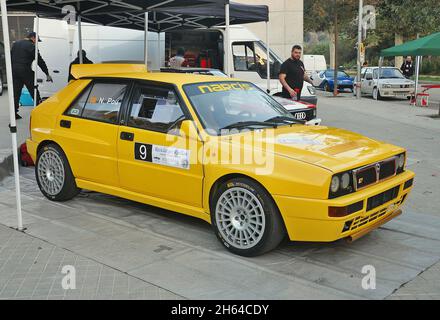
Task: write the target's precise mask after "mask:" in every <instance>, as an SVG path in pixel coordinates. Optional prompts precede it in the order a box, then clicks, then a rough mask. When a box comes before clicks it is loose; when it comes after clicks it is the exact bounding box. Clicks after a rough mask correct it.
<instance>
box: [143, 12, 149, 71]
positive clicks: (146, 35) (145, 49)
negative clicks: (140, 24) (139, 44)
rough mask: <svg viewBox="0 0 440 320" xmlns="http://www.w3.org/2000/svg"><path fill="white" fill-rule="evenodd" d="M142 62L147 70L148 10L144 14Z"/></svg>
mask: <svg viewBox="0 0 440 320" xmlns="http://www.w3.org/2000/svg"><path fill="white" fill-rule="evenodd" d="M144 26H145V27H144V63H145V68H146V69H147V70H148V12H145V14H144Z"/></svg>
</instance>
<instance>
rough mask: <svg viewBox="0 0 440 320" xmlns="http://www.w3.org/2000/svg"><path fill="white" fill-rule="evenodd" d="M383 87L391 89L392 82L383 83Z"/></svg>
mask: <svg viewBox="0 0 440 320" xmlns="http://www.w3.org/2000/svg"><path fill="white" fill-rule="evenodd" d="M382 88H384V89H390V88H391V85H390V84H383V85H382Z"/></svg>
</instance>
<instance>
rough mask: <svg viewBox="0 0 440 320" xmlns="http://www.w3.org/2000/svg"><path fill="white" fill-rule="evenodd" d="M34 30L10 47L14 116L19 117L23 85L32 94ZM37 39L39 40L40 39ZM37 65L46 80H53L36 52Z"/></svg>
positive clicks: (39, 99) (38, 101)
mask: <svg viewBox="0 0 440 320" xmlns="http://www.w3.org/2000/svg"><path fill="white" fill-rule="evenodd" d="M36 41H37V40H36V34H35V32H31V33H29V34H28V36H27V38H26V39H24V40H19V41H16V42H15V43H14V44H13V45H12V49H11V62H12V81H13V87H14V106H15V118H16V119H21V116H20V115H19V114H18V110H19V107H20V96H21V90H22V89H23V86H26V88H27V89H28V91H29V93H30V94H31V95H32V96H33V95H34V88H35V87H34V75H35V74H34V71H33V70H32V62H33V61H34V60H35V42H36ZM38 41H40V42H41V40H40V39H38ZM38 66H39V67H40V69H41V70H43V72H44V73H45V74H46V80H47V81H53V80H52V77H51V76H50V75H49V70H48V69H47V65H46V62H44V60H43V58H42V57H41V55H40V53H39V52H38ZM36 102H37V103H36V104H37V105H38V104H39V103H40V102H41V97H40V93H39V91H38V89H37V101H36Z"/></svg>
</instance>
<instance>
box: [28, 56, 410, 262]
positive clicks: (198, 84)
mask: <svg viewBox="0 0 440 320" xmlns="http://www.w3.org/2000/svg"><path fill="white" fill-rule="evenodd" d="M72 72H73V74H74V75H75V78H76V79H77V80H74V81H71V82H70V83H69V85H68V86H67V87H66V88H64V89H63V90H61V91H60V92H59V93H58V94H56V95H55V96H53V97H51V98H50V99H48V100H46V101H45V102H44V103H42V104H40V105H39V106H38V107H37V108H36V109H34V110H33V112H32V116H31V137H30V138H29V139H28V140H27V147H28V150H29V153H30V154H31V156H32V158H33V160H34V161H35V163H36V169H35V172H36V178H37V181H38V185H39V187H40V189H41V192H42V193H43V194H44V195H45V196H46V197H47V198H48V199H50V200H53V201H66V200H69V199H71V198H73V197H75V195H77V194H78V192H79V190H80V189H88V190H94V191H98V192H102V193H106V194H111V195H114V196H119V197H122V198H127V199H131V200H134V201H138V202H142V203H146V204H150V205H153V206H157V207H161V208H165V209H168V210H172V211H176V212H179V213H183V214H186V215H190V216H194V217H197V218H200V219H203V220H205V221H207V222H209V223H211V224H212V226H213V228H214V230H215V233H216V235H217V236H218V238H219V240H220V241H221V243H222V244H223V245H224V246H225V247H226V248H228V249H229V250H230V251H231V252H233V253H236V254H239V255H243V256H256V255H259V254H262V253H265V252H267V251H269V250H272V249H274V248H275V247H277V246H278V244H279V243H280V242H281V241H282V240H283V238H285V236H286V235H287V236H288V237H289V239H290V240H292V241H319V242H331V241H335V240H337V239H341V238H347V239H349V240H355V239H357V238H359V237H361V236H363V235H364V234H366V233H368V232H369V231H371V230H373V229H375V228H377V227H378V226H380V225H382V224H383V223H385V222H387V221H389V220H391V219H393V218H394V217H396V216H398V215H399V214H401V210H400V208H401V206H402V204H403V203H404V201H405V200H406V198H407V196H408V193H409V192H410V190H411V189H412V186H413V180H414V174H413V173H412V172H410V171H408V170H405V163H406V152H405V150H404V149H402V148H400V147H396V146H393V145H390V144H386V143H382V142H377V141H374V140H371V139H369V138H366V137H364V136H361V135H359V134H355V133H351V132H348V131H345V130H341V129H334V128H328V127H320V126H306V125H304V123H301V122H299V121H298V120H296V119H294V118H293V117H292V116H291V115H290V114H289V112H287V111H286V110H285V109H284V108H283V107H282V106H281V105H280V104H278V103H277V102H276V101H275V100H273V99H272V98H271V97H270V96H268V95H267V94H266V93H264V92H263V91H261V90H260V89H258V88H257V87H256V86H254V85H253V84H251V83H248V82H242V81H239V80H234V79H225V78H216V77H212V76H199V75H188V74H169V73H149V72H146V70H145V69H144V67H143V66H141V65H82V66H74V67H73V70H72Z"/></svg>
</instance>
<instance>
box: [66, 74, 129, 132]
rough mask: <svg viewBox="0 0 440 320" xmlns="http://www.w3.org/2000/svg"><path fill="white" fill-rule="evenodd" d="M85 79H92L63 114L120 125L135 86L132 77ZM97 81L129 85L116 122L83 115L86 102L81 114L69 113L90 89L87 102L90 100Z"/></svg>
mask: <svg viewBox="0 0 440 320" xmlns="http://www.w3.org/2000/svg"><path fill="white" fill-rule="evenodd" d="M83 79H84V80H91V81H90V83H88V84H87V85H86V86H85V88H84V89H83V90H81V92H80V93H79V94H78V95H77V97H76V98H75V99H74V100H73V101H72V102H71V103H70V104H69V106H68V107H67V108H66V110H65V111H64V112H63V116H66V117H71V118H77V119H82V120H87V121H94V122H99V123H105V124H109V125H119V124H120V123H121V119H122V118H121V117H122V114H123V113H124V110H125V109H126V104H127V101H128V98H129V97H130V95H129V94H131V91H132V87H133V80H132V79H126V78H107V77H97V78H83ZM96 83H113V84H115V83H116V84H126V85H127V90H126V91H125V94H124V97H123V98H122V102H121V106H120V108H119V113H118V119H117V120H116V122H110V121H104V120H99V119H91V118H85V117H83V113H84V109H85V104H84V106H83V108H82V110H81V114H80V115H78V116H76V115H72V114H68V113H67V111H68V110H69V109H70V108H71V107H72V106H73V105H74V104H75V103H76V102H77V101H78V100H79V99H80V98H81V97H82V95H83V94H84V93H86V92H87V90H89V89H90V90H89V93H88V96H87V99H86V102H87V101H88V100H89V97H90V94H91V92H92V90H93V87H94V86H95V84H96Z"/></svg>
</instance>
